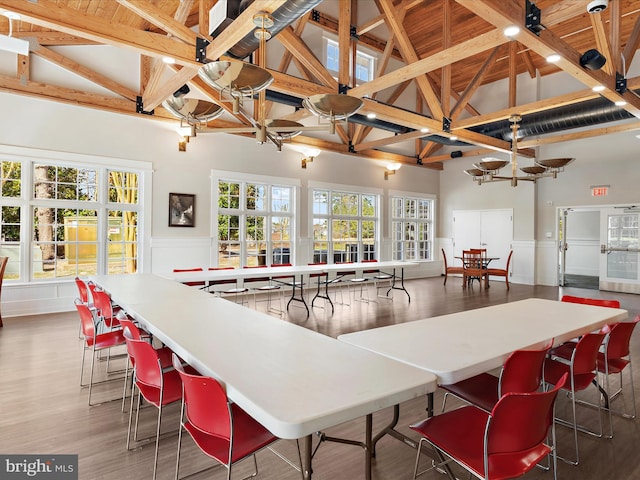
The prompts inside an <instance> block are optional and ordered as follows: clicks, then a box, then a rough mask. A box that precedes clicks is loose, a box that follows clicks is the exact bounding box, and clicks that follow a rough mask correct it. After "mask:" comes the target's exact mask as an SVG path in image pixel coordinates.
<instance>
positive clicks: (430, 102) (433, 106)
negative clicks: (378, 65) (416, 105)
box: [350, 0, 442, 118]
mask: <svg viewBox="0 0 640 480" xmlns="http://www.w3.org/2000/svg"><path fill="white" fill-rule="evenodd" d="M377 3H378V5H379V8H380V9H381V11H382V12H383V13H384V14H385V15H386V22H387V26H388V27H389V28H390V30H391V32H393V35H394V36H395V38H396V43H397V45H398V48H399V49H400V52H401V53H402V56H403V58H404V60H405V62H406V63H407V64H409V65H408V67H411V64H412V63H413V62H417V61H418V55H417V54H416V51H415V49H414V48H413V45H412V44H411V40H410V39H409V37H408V35H407V33H406V32H405V30H404V28H403V26H402V20H400V18H401V17H399V16H398V14H397V13H396V11H395V7H394V5H393V3H392V2H391V0H377ZM403 17H404V13H402V18H403ZM394 73H395V72H394ZM423 73H426V71H423V72H418V73H416V74H415V75H413V76H411V77H407V78H400V79H399V78H397V76H394V74H393V73H390V74H387V75H384V76H382V77H379V78H377V79H375V80H373V81H372V82H367V83H365V84H364V85H362V87H364V86H365V85H371V84H372V83H374V82H376V85H375V86H374V87H373V88H372V89H370V90H369V91H368V92H366V93H355V92H353V90H352V91H351V92H350V93H351V94H352V95H355V96H365V95H370V94H372V93H373V92H377V91H380V90H383V89H384V88H386V87H390V86H391V85H397V84H398V83H400V82H401V81H403V80H408V79H409V78H416V77H417V78H416V83H417V84H418V89H419V90H420V92H421V93H422V96H423V97H424V99H425V101H426V102H427V106H428V107H429V110H430V111H431V114H432V115H433V116H434V117H438V118H441V117H442V106H441V105H440V100H439V99H438V97H437V96H436V94H435V92H434V91H433V89H432V88H431V85H430V84H429V82H428V80H427V79H426V78H425V77H424V76H421V75H422V74H423ZM390 75H392V76H393V80H392V81H391V82H390V83H389V84H387V85H386V87H383V88H378V87H380V86H381V85H382V84H383V83H384V79H385V78H386V79H387V80H388V79H389V76H390ZM356 88H359V87H356Z"/></svg>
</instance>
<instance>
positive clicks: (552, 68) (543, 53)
mask: <svg viewBox="0 0 640 480" xmlns="http://www.w3.org/2000/svg"><path fill="white" fill-rule="evenodd" d="M229 1H231V0H229ZM294 3H295V0H294ZM298 3H303V4H304V3H305V2H298ZM314 3H315V4H316V5H314V7H313V9H312V10H311V11H308V12H306V13H304V14H302V15H300V16H299V18H296V19H295V20H294V21H293V22H292V23H291V24H290V25H289V26H286V27H285V28H283V29H282V30H281V31H280V32H279V33H278V34H277V35H275V36H274V37H273V38H272V39H271V40H270V41H269V42H270V43H269V45H271V44H272V43H271V42H278V43H280V44H281V48H283V51H284V54H283V55H281V57H280V58H278V59H276V60H277V62H276V63H277V65H271V64H268V65H269V67H270V69H269V70H270V72H271V74H272V75H273V77H274V82H273V83H272V84H271V86H270V87H269V90H270V91H271V92H275V94H281V95H282V96H285V97H287V98H298V99H302V98H305V97H307V96H309V95H313V94H324V93H338V90H339V85H342V86H346V87H344V88H345V89H346V91H347V92H348V94H349V95H352V96H355V97H360V98H362V99H363V100H364V107H363V109H362V111H360V112H359V114H362V115H360V116H362V117H363V118H364V115H366V114H368V113H371V114H375V115H376V121H375V122H360V123H356V122H355V121H354V122H349V123H348V124H347V125H340V126H338V128H337V129H336V134H335V135H332V136H331V137H328V136H326V135H324V136H323V135H316V136H314V135H313V133H307V132H304V134H303V135H300V136H298V137H295V138H294V139H293V140H292V141H293V142H295V143H299V144H304V145H312V146H315V147H319V148H322V149H325V150H332V151H336V152H341V153H347V154H352V155H363V156H366V157H369V158H384V159H391V160H394V161H397V162H402V163H410V164H414V165H415V164H418V165H422V166H423V167H425V168H434V169H441V168H442V165H443V163H442V162H444V161H446V160H448V159H450V158H451V154H450V153H445V152H446V151H447V150H446V149H443V145H452V144H453V145H459V146H460V147H456V148H457V150H459V152H461V155H464V156H471V155H481V154H484V153H486V152H491V151H503V152H509V151H510V150H511V142H510V141H509V140H508V139H505V137H504V136H500V135H496V134H495V133H488V130H487V129H486V128H484V127H486V126H487V125H499V124H500V122H507V123H508V119H509V117H510V116H511V115H514V114H518V115H523V116H526V115H531V116H533V115H539V114H543V115H544V114H547V115H548V116H549V117H550V118H553V117H554V116H555V115H556V112H557V111H558V109H559V108H566V107H568V106H575V108H577V109H580V108H582V106H583V105H588V104H589V102H594V101H595V100H596V99H600V100H599V101H600V102H604V103H606V104H610V105H613V103H614V102H622V101H624V102H625V104H624V105H622V106H620V107H615V108H616V109H618V110H620V113H619V114H618V115H617V116H615V117H613V118H612V119H626V121H624V122H620V123H617V124H616V125H615V126H613V127H611V126H609V127H607V126H606V125H604V122H606V121H610V120H611V118H610V119H604V118H603V119H602V121H600V119H596V120H595V121H593V122H592V124H591V126H590V128H588V129H586V131H585V130H584V129H581V130H580V131H579V132H578V131H576V132H572V131H571V130H568V128H570V127H571V126H568V127H567V129H563V131H561V132H560V133H558V132H557V131H556V132H551V133H548V132H538V134H536V135H535V136H533V135H532V136H530V137H525V138H523V139H522V140H521V141H519V142H518V148H520V153H521V154H523V155H529V156H533V150H532V147H535V146H538V145H542V144H545V143H554V142H561V141H567V140H573V139H578V138H584V137H586V136H595V135H603V134H607V133H612V132H618V131H626V130H637V129H640V122H638V120H637V119H638V118H640V98H638V96H637V95H636V94H635V92H634V90H635V89H637V88H640V79H639V78H626V82H627V84H626V87H627V88H626V89H625V88H622V86H621V84H620V78H624V77H626V74H625V72H626V71H627V70H628V69H629V67H630V66H631V62H632V60H633V58H634V55H635V53H636V50H637V49H638V46H639V44H640V2H638V1H637V0H609V2H608V4H609V5H608V8H606V9H605V10H604V11H602V12H599V13H588V11H587V6H588V5H589V4H590V3H591V2H589V1H587V0H564V1H557V0H537V1H535V2H531V3H529V2H527V1H526V0H323V1H319V2H314ZM601 3H607V2H604V1H603V2H601ZM215 4H216V0H180V1H179V0H148V1H144V0H58V1H53V0H38V1H36V2H31V1H24V0H0V12H1V11H8V12H14V13H17V14H18V15H19V16H20V19H19V20H17V21H16V20H14V21H13V25H12V27H13V28H12V35H13V36H14V37H19V38H24V39H28V40H29V42H30V55H29V56H22V55H15V61H16V65H15V74H14V75H11V74H0V90H1V91H5V92H11V93H15V94H20V95H29V96H34V97H39V98H44V99H48V100H52V101H58V102H66V103H72V104H76V105H81V106H85V107H89V108H95V109H101V110H107V111H111V112H117V113H121V114H127V115H148V112H151V111H153V115H148V117H149V119H150V121H151V120H157V119H166V120H167V121H168V120H171V121H174V122H175V118H174V117H173V116H172V115H170V113H169V112H167V111H166V110H165V109H163V108H162V106H161V103H162V101H163V100H164V99H166V98H168V97H169V96H171V95H172V94H173V92H175V91H176V90H178V89H179V88H180V87H182V86H183V85H184V84H188V85H189V86H190V87H191V89H192V90H195V91H198V92H200V94H201V95H204V96H205V97H207V99H208V100H209V101H211V102H214V103H220V105H221V106H222V107H223V108H224V109H225V110H226V111H227V113H226V114H225V115H224V116H223V117H221V119H217V120H214V121H212V122H210V126H212V127H233V126H238V125H247V119H246V118H244V117H242V116H241V115H237V114H233V112H232V108H231V105H230V104H229V103H227V102H220V94H219V93H218V92H216V91H214V90H212V89H210V88H209V87H208V86H207V85H206V84H204V83H203V82H202V80H200V79H199V77H198V76H197V72H198V69H199V67H200V66H201V65H202V63H201V62H198V61H197V60H195V53H196V42H197V39H198V38H200V39H206V40H207V41H209V42H210V44H209V45H208V46H207V48H206V60H205V61H215V60H218V59H220V58H225V56H226V55H227V54H228V53H227V52H228V51H229V50H230V49H232V48H233V47H234V46H235V45H236V44H238V42H240V41H241V40H242V39H243V37H244V36H245V35H247V34H250V33H251V32H252V31H253V30H254V29H255V25H254V23H253V21H252V19H253V16H254V15H255V14H257V13H259V12H268V13H272V12H276V11H277V10H278V9H280V8H288V7H289V6H291V1H289V2H287V0H255V1H253V2H247V1H243V2H242V5H243V7H245V6H246V8H245V9H244V10H243V11H242V13H240V14H239V15H238V16H237V18H235V19H234V20H233V22H232V23H231V24H230V26H228V27H227V28H226V29H224V30H223V31H222V32H221V33H219V34H217V35H216V36H215V38H212V37H210V36H209V17H208V14H209V10H210V9H211V8H212V7H213V6H214V5H215ZM536 9H539V12H538V11H537V10H536ZM527 24H529V28H527ZM511 25H517V26H519V27H520V32H519V33H518V34H517V35H516V36H514V37H506V36H505V35H504V33H503V30H504V28H505V27H507V26H511ZM313 29H318V30H319V31H324V32H328V33H329V34H332V35H334V36H335V38H336V39H337V40H338V43H339V46H340V49H339V51H340V57H339V62H338V63H339V65H340V68H339V71H338V74H337V79H336V78H334V76H333V75H332V74H331V73H330V72H329V71H328V70H327V68H326V66H325V65H323V60H322V54H321V52H318V51H317V50H318V48H317V45H315V44H313V45H311V44H309V43H307V42H308V40H307V41H305V39H308V38H309V35H308V32H309V31H310V30H313ZM0 33H3V34H8V33H9V22H8V20H7V19H6V18H5V17H0ZM80 45H89V46H99V45H109V46H112V47H117V48H122V49H127V50H129V51H133V52H135V54H136V55H138V54H139V56H140V57H139V59H140V61H139V65H140V70H139V74H136V75H139V81H137V82H136V83H137V86H136V87H135V88H132V87H131V86H130V82H127V81H125V80H124V79H122V78H120V77H119V75H121V74H122V69H121V68H117V67H118V66H117V65H116V66H114V68H113V69H110V70H109V72H108V73H104V72H98V71H97V69H94V68H91V66H89V65H87V64H84V65H83V64H82V63H80V62H79V61H77V60H74V59H72V58H71V57H70V56H65V54H64V50H62V49H60V48H59V47H61V46H80ZM359 47H366V48H368V49H370V50H373V51H375V52H377V53H378V61H377V64H376V69H377V72H376V74H375V78H374V79H373V80H372V81H370V82H367V83H363V84H360V85H355V84H354V82H353V77H354V75H353V72H352V71H351V68H352V67H350V60H349V55H350V54H351V53H352V52H353V51H354V49H356V48H359ZM590 49H597V50H598V51H599V52H600V53H601V54H602V55H604V56H605V57H606V59H607V61H606V63H605V66H604V67H603V68H602V69H600V70H589V69H586V68H583V67H582V66H581V65H580V58H581V56H582V54H583V53H584V52H586V51H587V50H590ZM102 51H103V50H100V49H96V55H100V54H101V52H102ZM551 53H557V54H559V55H560V60H559V61H557V62H556V63H554V64H551V63H548V62H547V60H546V58H547V56H548V55H550V54H551ZM32 56H36V57H38V58H39V59H42V60H44V61H46V62H48V63H50V64H53V65H56V66H57V67H59V68H62V69H64V70H65V71H68V72H71V73H73V74H76V75H78V76H80V77H83V78H84V79H87V80H89V81H90V82H91V83H92V84H96V85H99V86H100V87H102V88H103V89H104V91H105V92H106V93H95V91H90V90H89V89H87V90H86V91H82V90H79V89H77V88H72V87H70V86H68V85H64V84H50V83H46V82H43V81H40V80H39V78H40V77H39V75H38V74H37V73H38V72H35V71H34V70H35V65H36V62H35V61H33V62H32V61H31V59H32ZM165 56H169V57H172V58H173V59H175V61H176V63H175V64H174V65H166V64H165V63H163V62H162V60H161V59H162V58H163V57H165ZM0 58H5V57H0ZM244 60H245V61H252V57H247V58H245V59H244ZM638 61H640V60H638ZM272 62H273V60H272ZM32 63H33V65H32ZM390 65H401V66H399V67H393V68H391V67H390ZM6 70H7V69H6V68H0V72H5V71H6ZM561 70H562V71H564V72H566V74H568V75H569V76H571V77H573V78H574V79H575V80H576V81H577V82H579V83H580V84H582V85H583V86H584V88H582V89H578V90H577V91H572V92H571V93H565V94H562V95H558V96H552V97H549V98H544V99H540V100H537V101H534V102H531V103H526V104H523V103H519V102H518V98H517V95H516V92H517V82H518V76H519V75H520V74H523V73H524V74H526V75H529V76H531V77H532V78H535V77H536V76H538V75H539V76H545V75H549V74H551V73H556V72H558V71H561ZM616 76H618V83H616ZM36 79H38V80H36ZM503 79H506V81H505V82H504V85H505V87H504V88H505V91H504V97H505V98H506V99H508V101H507V105H508V106H507V107H506V108H500V109H499V110H495V109H494V110H493V111H486V108H487V107H486V106H483V108H484V109H485V110H484V111H479V110H478V109H477V108H476V107H474V105H473V98H474V94H475V93H476V92H477V91H478V89H479V88H480V87H481V86H482V85H485V84H487V83H491V82H495V81H497V80H503ZM598 85H599V86H602V87H604V90H602V91H601V92H599V93H595V92H594V91H593V90H592V88H593V87H595V86H598ZM409 86H411V87H412V88H409ZM407 92H415V99H413V100H412V101H411V102H410V103H411V104H412V105H413V106H412V107H411V108H410V109H407V108H406V95H407ZM403 96H404V97H403ZM401 97H403V98H404V104H403V105H400V104H399V103H398V102H399V99H400V98H401ZM270 108H271V106H270V102H269V103H268V104H267V110H268V111H269V110H270ZM3 113H5V112H3ZM306 115H308V112H307V111H306V110H304V109H294V108H293V107H289V110H288V111H287V112H286V113H285V115H284V118H287V119H290V120H297V121H302V119H303V118H304V117H305V116H306ZM389 125H392V126H394V127H396V130H395V131H392V132H390V131H389V128H388V126H389ZM575 126H578V125H575ZM425 129H428V130H429V136H426V135H425V133H424V131H425ZM245 135H246V134H245ZM452 136H455V137H457V140H456V139H455V137H454V139H451V137H452ZM401 142H411V144H412V147H411V149H410V150H411V152H410V153H408V154H407V153H404V154H400V153H391V149H390V147H392V146H393V145H394V144H399V143H401ZM457 153H458V152H457ZM458 155H459V153H458ZM458 155H456V156H458Z"/></svg>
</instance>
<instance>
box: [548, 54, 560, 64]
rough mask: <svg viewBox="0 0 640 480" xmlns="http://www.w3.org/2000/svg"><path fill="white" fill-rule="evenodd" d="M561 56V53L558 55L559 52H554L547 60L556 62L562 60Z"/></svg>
mask: <svg viewBox="0 0 640 480" xmlns="http://www.w3.org/2000/svg"><path fill="white" fill-rule="evenodd" d="M560 58H561V57H560V55H558V54H557V53H552V54H551V55H549V56H548V57H547V62H549V63H556V62H559V61H560Z"/></svg>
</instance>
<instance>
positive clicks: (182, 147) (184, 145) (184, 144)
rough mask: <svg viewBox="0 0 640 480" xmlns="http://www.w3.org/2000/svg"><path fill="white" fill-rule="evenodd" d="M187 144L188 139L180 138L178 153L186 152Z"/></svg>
mask: <svg viewBox="0 0 640 480" xmlns="http://www.w3.org/2000/svg"><path fill="white" fill-rule="evenodd" d="M187 143H189V137H181V138H180V140H178V151H179V152H186V151H187Z"/></svg>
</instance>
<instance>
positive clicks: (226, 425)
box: [173, 356, 278, 479]
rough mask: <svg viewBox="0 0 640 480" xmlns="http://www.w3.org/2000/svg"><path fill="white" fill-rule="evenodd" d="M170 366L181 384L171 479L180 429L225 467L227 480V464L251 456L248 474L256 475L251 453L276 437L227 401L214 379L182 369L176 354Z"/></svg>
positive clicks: (180, 442)
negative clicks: (251, 465)
mask: <svg viewBox="0 0 640 480" xmlns="http://www.w3.org/2000/svg"><path fill="white" fill-rule="evenodd" d="M173 365H174V368H175V369H176V371H177V372H178V373H179V375H180V378H181V379H182V385H183V395H182V409H181V414H180V432H179V434H178V455H177V458H176V475H175V478H176V479H178V478H179V472H180V449H181V445H182V429H183V428H184V429H185V430H186V431H187V432H189V434H190V435H191V438H193V440H194V442H195V443H196V445H197V446H198V447H199V448H200V450H202V452H203V453H205V454H206V455H207V456H209V457H211V458H213V459H214V460H216V461H218V462H220V463H221V464H222V465H224V466H225V468H226V469H227V479H231V467H232V466H233V465H234V464H236V463H237V462H239V461H241V460H243V459H245V458H247V457H249V456H253V462H254V470H255V473H254V474H253V475H251V476H255V475H257V474H258V464H257V461H256V457H255V453H256V452H257V451H259V450H261V449H263V448H265V447H267V446H268V445H270V444H272V443H273V442H275V441H276V440H278V437H276V436H275V435H273V434H272V433H271V432H270V431H269V430H267V429H266V428H264V427H263V426H262V425H260V424H259V423H258V422H256V421H255V420H254V419H253V418H252V417H250V416H249V415H248V414H247V413H246V412H245V411H244V410H242V409H241V408H240V407H239V406H238V405H237V404H235V403H232V402H231V401H229V399H228V398H227V394H226V392H225V390H224V388H223V387H222V386H221V385H220V383H218V381H217V380H215V379H213V378H211V377H203V376H200V375H193V374H189V373H187V372H185V370H184V368H183V367H182V365H181V364H180V361H179V359H178V358H177V357H176V356H174V357H173Z"/></svg>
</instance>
